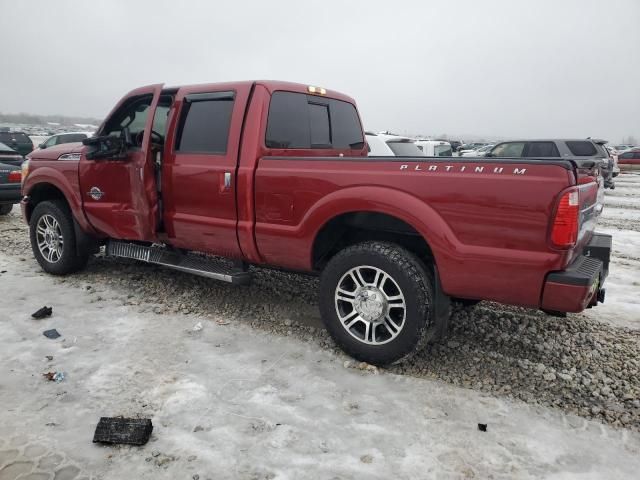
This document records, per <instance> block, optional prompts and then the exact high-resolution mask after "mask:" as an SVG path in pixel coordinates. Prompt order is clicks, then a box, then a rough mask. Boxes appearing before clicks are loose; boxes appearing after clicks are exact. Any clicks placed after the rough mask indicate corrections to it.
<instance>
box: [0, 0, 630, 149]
mask: <svg viewBox="0 0 640 480" xmlns="http://www.w3.org/2000/svg"><path fill="white" fill-rule="evenodd" d="M0 40H1V42H0V45H2V50H3V54H2V66H1V67H0V86H1V87H2V88H0V112H5V113H18V112H29V113H40V114H54V113H60V114H68V115H88V116H95V117H98V118H102V117H104V116H105V115H106V114H107V113H108V111H109V110H110V109H111V107H112V106H113V104H114V103H115V102H116V101H117V100H118V99H119V98H120V97H121V96H122V95H123V94H125V93H126V92H127V91H129V90H131V89H132V88H134V87H137V86H140V85H144V84H149V83H162V82H163V83H166V84H170V85H177V84H184V83H203V82H216V81H229V80H245V79H279V80H290V81H297V82H302V83H309V84H315V85H320V86H324V87H327V88H331V89H334V90H339V91H342V92H344V93H347V94H349V95H351V96H353V97H355V99H356V101H357V102H358V106H359V108H360V112H361V115H362V118H363V121H364V123H365V127H366V128H368V129H373V130H383V129H385V130H386V129H389V130H393V131H398V132H402V133H408V132H412V133H424V134H434V135H437V134H441V133H449V134H450V135H451V134H457V135H464V134H476V135H480V136H485V135H486V136H499V137H549V136H551V137H563V136H572V137H586V136H594V137H603V138H607V139H609V140H611V141H614V142H620V141H621V140H622V137H623V136H624V137H626V136H628V135H634V136H635V137H636V138H638V139H640V0H591V1H589V0H575V1H574V0H518V1H511V0H483V1H474V0H468V1H463V0H459V1H456V0H423V1H420V0H414V1H401V0H388V1H384V2H376V1H372V0H369V1H349V0H339V1H333V0H320V1H317V0H316V1H300V0H263V1H255V2H249V1H243V0H227V1H215V2H214V1H195V0H193V1H191V0H181V1H177V0H176V1H159V0H147V1H142V0H140V1H131V0H110V1H98V0H91V1H65V0H56V1H53V2H52V1H50V0H42V1H35V0H20V1H17V0H0Z"/></svg>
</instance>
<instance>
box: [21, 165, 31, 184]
mask: <svg viewBox="0 0 640 480" xmlns="http://www.w3.org/2000/svg"><path fill="white" fill-rule="evenodd" d="M28 175H29V160H25V161H24V162H22V183H24V181H25V180H26V179H27V176H28Z"/></svg>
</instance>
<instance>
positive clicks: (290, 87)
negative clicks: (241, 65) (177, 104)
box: [163, 80, 356, 105]
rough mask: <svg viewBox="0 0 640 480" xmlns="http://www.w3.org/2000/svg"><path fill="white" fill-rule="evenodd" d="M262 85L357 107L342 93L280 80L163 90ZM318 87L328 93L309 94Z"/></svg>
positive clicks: (181, 86) (314, 85)
mask: <svg viewBox="0 0 640 480" xmlns="http://www.w3.org/2000/svg"><path fill="white" fill-rule="evenodd" d="M254 84H255V85H260V86H262V87H264V88H266V89H267V91H268V92H269V93H273V92H275V91H277V90H285V91H288V92H295V93H304V94H308V95H317V96H318V97H320V98H322V97H329V98H334V99H336V100H343V101H345V102H349V103H352V104H354V105H355V103H356V102H355V100H354V99H353V98H352V97H350V96H348V95H345V94H343V93H340V92H336V91H335V90H329V89H328V88H326V87H324V86H322V85H316V84H304V83H295V82H284V81H280V80H243V81H237V82H219V83H201V84H194V85H179V86H177V87H165V88H163V91H168V90H178V89H180V88H185V87H189V88H190V89H191V88H198V89H200V88H204V89H206V88H207V87H211V88H218V87H220V86H224V87H225V88H234V87H240V86H244V87H250V86H251V85H254ZM311 86H313V87H316V88H317V89H320V88H323V89H325V91H326V93H324V94H322V95H321V94H314V93H311V92H309V87H311Z"/></svg>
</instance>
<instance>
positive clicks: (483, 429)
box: [478, 423, 487, 432]
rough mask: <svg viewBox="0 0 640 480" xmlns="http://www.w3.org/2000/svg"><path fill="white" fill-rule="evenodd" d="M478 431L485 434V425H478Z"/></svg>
mask: <svg viewBox="0 0 640 480" xmlns="http://www.w3.org/2000/svg"><path fill="white" fill-rule="evenodd" d="M478 430H480V431H481V432H486V431H487V424H486V423H479V424H478Z"/></svg>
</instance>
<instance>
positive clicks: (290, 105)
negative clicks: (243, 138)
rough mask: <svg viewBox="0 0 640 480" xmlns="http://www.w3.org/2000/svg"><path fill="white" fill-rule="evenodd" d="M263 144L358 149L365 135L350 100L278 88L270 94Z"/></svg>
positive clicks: (281, 146) (273, 146)
mask: <svg viewBox="0 0 640 480" xmlns="http://www.w3.org/2000/svg"><path fill="white" fill-rule="evenodd" d="M265 144H266V146H267V147H269V148H291V149H312V148H328V149H330V148H335V149H361V148H363V147H364V138H363V135H362V127H361V125H360V119H359V118H358V114H357V112H356V109H355V107H354V106H353V105H351V104H350V103H348V102H343V101H340V100H336V99H333V98H323V97H318V96H315V95H306V94H303V93H294V92H284V91H279V92H274V93H273V95H272V96H271V103H270V105H269V119H268V121H267V134H266V138H265Z"/></svg>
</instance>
